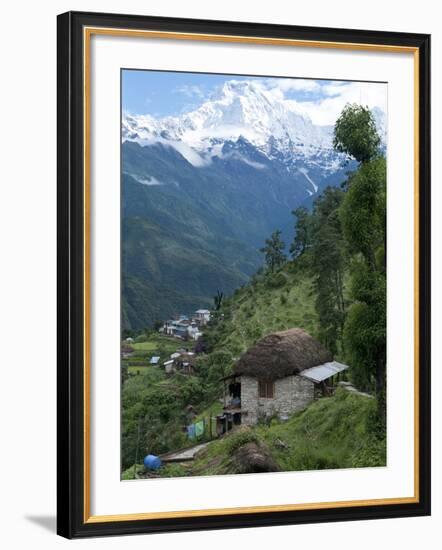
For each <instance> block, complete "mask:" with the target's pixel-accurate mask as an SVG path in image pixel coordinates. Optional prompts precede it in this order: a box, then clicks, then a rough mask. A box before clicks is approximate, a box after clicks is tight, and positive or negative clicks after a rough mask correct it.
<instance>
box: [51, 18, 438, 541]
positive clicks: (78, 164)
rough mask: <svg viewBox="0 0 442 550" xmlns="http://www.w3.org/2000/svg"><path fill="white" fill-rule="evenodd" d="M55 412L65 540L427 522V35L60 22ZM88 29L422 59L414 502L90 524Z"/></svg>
mask: <svg viewBox="0 0 442 550" xmlns="http://www.w3.org/2000/svg"><path fill="white" fill-rule="evenodd" d="M57 24H58V29H57V30H58V39H57V49H58V58H57V72H58V76H57V93H58V103H57V117H58V122H57V132H58V145H57V157H58V166H57V179H58V200H57V208H58V222H57V231H58V263H57V269H58V289H57V301H58V309H57V312H58V329H57V342H58V356H57V361H58V367H57V376H58V389H57V391H58V404H57V414H58V420H57V430H58V441H57V453H58V467H57V475H58V483H57V501H58V504H57V517H58V527H57V532H58V534H59V535H61V536H63V537H67V538H79V537H92V536H107V535H123V534H135V533H157V532H170V531H187V530H196V529H227V528H236V527H257V526H272V525H283V524H300V523H316V522H332V521H343V520H363V519H375V518H393V517H405V516H423V515H429V514H430V36H429V35H426V34H409V33H398V32H378V31H363V30H349V29H333V28H317V27H298V26H288V25H269V24H255V23H239V22H228V21H209V20H194V19H174V18H162V17H146V16H136V15H118V14H104V13H83V12H68V13H64V14H62V15H59V16H58V21H57ZM85 27H111V28H113V29H140V30H151V31H167V32H180V33H204V34H216V35H231V36H240V37H263V38H277V39H290V40H304V41H323V42H334V43H341V44H347V45H351V44H369V45H378V44H382V45H387V46H398V47H410V48H414V49H415V50H416V52H417V55H418V59H419V74H418V84H419V105H418V112H419V128H418V141H419V174H418V177H419V202H418V213H419V225H418V231H419V235H418V238H419V257H418V272H419V288H418V297H419V309H418V316H419V319H418V329H419V357H418V360H419V401H418V402H419V408H418V422H419V434H420V437H419V450H418V453H419V468H418V487H419V491H418V495H419V498H418V499H417V501H416V502H412V503H403V504H402V503H399V504H397V503H394V504H379V505H368V506H350V505H349V506H344V507H337V508H321V509H319V508H318V509H313V510H312V509H309V510H307V509H305V510H289V511H268V512H259V513H242V514H220V515H216V514H215V515H207V516H195V517H175V518H157V519H134V520H129V521H127V520H123V521H120V520H118V519H115V520H112V521H105V522H100V521H94V522H90V521H88V520H87V517H86V515H87V514H85V506H86V504H85V502H86V501H85V459H84V457H85V444H86V442H85V439H84V414H85V413H84V411H85V408H84V405H85V400H86V399H88V395H87V388H86V390H85V384H84V347H85V340H84V322H85V311H84V284H85V281H84V272H85V254H84V253H85V249H84V247H85V244H84V243H85V240H84V222H85V219H84V206H85V205H84V200H85V196H84V147H85V143H84V116H83V114H84V108H85V105H84V96H83V87H84V78H83V76H84V50H83V48H84V40H83V31H84V28H85Z"/></svg>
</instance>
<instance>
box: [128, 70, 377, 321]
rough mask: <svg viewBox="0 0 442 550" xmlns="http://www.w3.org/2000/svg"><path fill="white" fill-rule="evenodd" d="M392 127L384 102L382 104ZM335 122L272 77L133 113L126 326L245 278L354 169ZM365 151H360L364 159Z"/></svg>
mask: <svg viewBox="0 0 442 550" xmlns="http://www.w3.org/2000/svg"><path fill="white" fill-rule="evenodd" d="M374 115H375V118H376V121H377V124H378V126H379V127H382V126H381V124H382V122H383V116H382V115H383V113H382V111H379V112H376V113H374ZM332 134H333V128H332V127H331V126H319V125H316V124H314V123H313V122H312V120H311V119H310V117H309V116H308V115H307V113H306V112H303V110H302V104H299V103H297V102H295V101H292V100H289V99H286V98H284V97H283V96H282V94H277V93H274V91H273V92H272V90H271V89H268V88H266V87H265V86H264V85H263V84H262V83H261V82H260V81H253V80H249V81H229V82H226V83H225V84H224V85H223V86H222V88H220V89H219V91H218V92H217V93H216V95H213V96H212V97H210V99H208V100H206V101H204V102H203V103H202V104H201V105H200V106H199V107H198V108H197V109H194V110H193V111H191V112H187V113H184V114H181V115H179V116H174V117H172V116H169V117H164V118H155V117H152V116H149V115H131V114H128V113H125V115H124V117H123V121H122V139H123V144H122V171H123V174H122V209H123V217H122V258H123V263H122V269H123V286H124V292H123V296H124V303H123V322H124V326H126V327H132V328H140V327H145V326H150V325H152V324H153V322H154V321H155V320H158V319H165V318H167V317H168V316H170V315H173V314H174V313H175V312H177V311H179V312H190V311H192V310H193V309H197V308H198V307H209V306H210V304H211V300H212V297H213V296H214V295H215V294H216V292H217V290H219V289H222V290H223V291H224V292H225V293H226V294H229V293H231V292H233V291H234V290H235V288H237V287H238V286H240V285H242V284H244V283H245V282H246V281H247V280H248V278H249V277H250V275H252V274H253V273H255V272H256V270H257V269H258V268H259V267H260V265H262V255H261V253H260V252H259V249H260V248H261V246H262V243H263V242H264V241H265V239H266V238H267V237H268V236H269V235H270V234H271V233H272V232H273V231H274V230H275V229H280V230H281V231H282V238H283V240H284V241H285V242H286V244H287V250H288V248H289V245H290V242H291V241H292V239H293V232H294V218H293V215H292V211H293V210H294V209H296V208H297V207H298V206H300V205H304V206H307V207H310V206H311V205H312V203H313V201H314V199H315V198H316V197H317V196H318V195H319V194H320V193H321V192H322V191H323V190H324V189H325V188H326V187H327V186H339V185H340V184H341V183H342V182H343V181H344V180H345V179H346V172H347V171H348V169H349V168H350V169H351V166H352V165H351V164H350V166H348V165H346V163H345V161H347V160H348V159H346V158H345V157H344V156H343V155H341V154H338V153H336V151H334V150H333V148H332ZM353 162H354V161H353Z"/></svg>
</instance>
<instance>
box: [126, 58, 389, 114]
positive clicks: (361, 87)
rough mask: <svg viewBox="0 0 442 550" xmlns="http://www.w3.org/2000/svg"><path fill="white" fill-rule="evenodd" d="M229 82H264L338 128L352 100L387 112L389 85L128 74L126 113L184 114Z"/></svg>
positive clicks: (206, 75)
mask: <svg viewBox="0 0 442 550" xmlns="http://www.w3.org/2000/svg"><path fill="white" fill-rule="evenodd" d="M229 80H259V81H261V82H262V83H263V85H265V86H266V88H270V89H272V90H274V91H275V92H277V93H279V94H280V95H282V96H283V97H284V99H291V100H295V101H297V102H299V103H300V104H302V106H303V108H305V110H306V111H307V112H308V113H309V115H310V116H311V118H312V120H313V121H314V122H315V123H317V124H333V123H334V120H335V118H336V113H338V112H340V110H341V109H342V107H343V106H344V105H345V103H346V102H348V101H357V102H362V103H364V104H367V105H369V107H371V108H372V107H374V106H378V107H380V108H381V109H382V110H384V111H386V89H387V87H386V85H385V84H379V83H361V82H342V81H330V80H310V79H295V78H277V77H249V76H237V75H211V74H200V73H180V72H168V71H147V70H133V69H124V70H123V71H122V107H123V111H126V112H129V113H131V114H133V115H145V114H149V115H152V116H154V117H156V118H160V117H164V116H169V115H180V114H182V113H184V112H187V111H191V110H194V109H196V108H197V107H198V106H200V105H201V104H202V103H203V102H204V101H205V100H207V99H209V98H210V97H211V95H212V94H213V93H214V92H216V90H217V89H218V88H220V87H221V86H222V85H223V84H224V82H226V81H229Z"/></svg>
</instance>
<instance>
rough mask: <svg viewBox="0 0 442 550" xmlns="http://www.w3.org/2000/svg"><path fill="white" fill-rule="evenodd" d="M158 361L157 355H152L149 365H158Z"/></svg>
mask: <svg viewBox="0 0 442 550" xmlns="http://www.w3.org/2000/svg"><path fill="white" fill-rule="evenodd" d="M159 361H160V357H159V356H158V355H153V356H152V357H151V358H150V361H149V363H150V364H151V365H158V363H159Z"/></svg>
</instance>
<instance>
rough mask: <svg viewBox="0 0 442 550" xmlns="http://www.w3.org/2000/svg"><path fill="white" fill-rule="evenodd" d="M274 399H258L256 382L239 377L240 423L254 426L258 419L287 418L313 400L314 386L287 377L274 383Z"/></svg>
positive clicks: (245, 377) (300, 378) (294, 377)
mask: <svg viewBox="0 0 442 550" xmlns="http://www.w3.org/2000/svg"><path fill="white" fill-rule="evenodd" d="M273 395H274V397H273V399H271V398H262V397H258V380H257V379H256V378H252V377H250V376H241V409H242V410H243V411H247V415H242V423H243V424H249V425H253V424H256V423H257V422H258V420H259V418H260V417H265V416H271V415H273V414H277V415H278V416H288V415H290V414H292V413H294V412H297V411H300V410H302V409H304V408H305V407H306V406H307V405H309V403H311V402H312V401H313V399H314V384H313V382H310V380H306V379H305V378H302V377H300V376H287V377H286V378H281V379H280V380H276V381H275V387H274V394H273Z"/></svg>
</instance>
